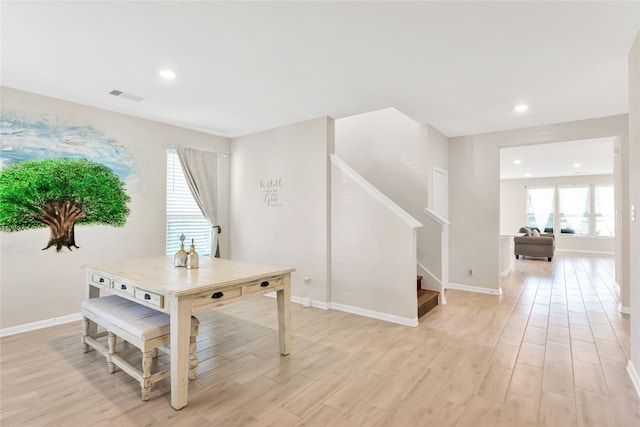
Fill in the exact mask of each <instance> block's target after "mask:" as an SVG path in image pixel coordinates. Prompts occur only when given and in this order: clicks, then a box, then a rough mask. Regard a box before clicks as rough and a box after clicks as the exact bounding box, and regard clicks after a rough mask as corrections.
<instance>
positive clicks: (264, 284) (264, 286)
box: [260, 280, 269, 288]
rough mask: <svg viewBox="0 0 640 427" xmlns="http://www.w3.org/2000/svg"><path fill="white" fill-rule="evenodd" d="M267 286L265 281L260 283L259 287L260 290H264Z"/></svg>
mask: <svg viewBox="0 0 640 427" xmlns="http://www.w3.org/2000/svg"><path fill="white" fill-rule="evenodd" d="M267 286H269V282H267V281H266V280H265V281H264V282H262V283H260V287H262V288H266V287H267Z"/></svg>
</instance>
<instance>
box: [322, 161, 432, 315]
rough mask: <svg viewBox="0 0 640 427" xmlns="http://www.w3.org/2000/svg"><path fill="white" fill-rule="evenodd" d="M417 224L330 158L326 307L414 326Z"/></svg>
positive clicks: (376, 191)
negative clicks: (328, 263)
mask: <svg viewBox="0 0 640 427" xmlns="http://www.w3.org/2000/svg"><path fill="white" fill-rule="evenodd" d="M421 226H422V225H421V224H420V223H419V222H418V221H417V220H415V219H414V218H413V217H411V216H410V215H409V214H407V213H406V212H404V211H403V210H402V209H401V208H400V207H398V206H397V205H396V204H395V203H393V202H392V201H391V200H389V199H388V198H387V197H386V196H384V195H383V194H382V193H380V192H379V191H378V190H376V189H375V188H374V187H373V186H371V184H369V183H368V182H366V181H365V180H364V179H363V178H362V177H361V176H359V175H357V173H355V172H354V171H353V170H352V169H350V168H349V167H348V166H346V165H345V164H344V163H343V162H341V161H340V160H339V159H338V158H336V157H335V156H332V165H331V270H332V272H331V273H332V274H331V278H332V279H331V283H332V287H331V301H332V302H331V307H332V308H337V309H341V310H345V311H351V312H355V313H359V314H363V315H368V316H370V317H377V318H381V319H385V320H389V321H394V322H396V323H402V324H407V325H417V299H416V274H417V273H416V229H417V228H419V227H421Z"/></svg>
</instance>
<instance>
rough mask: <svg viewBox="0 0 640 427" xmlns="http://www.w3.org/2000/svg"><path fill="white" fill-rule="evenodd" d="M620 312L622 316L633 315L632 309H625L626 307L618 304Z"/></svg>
mask: <svg viewBox="0 0 640 427" xmlns="http://www.w3.org/2000/svg"><path fill="white" fill-rule="evenodd" d="M618 311H619V312H620V313H622V314H631V307H625V306H624V305H622V304H620V303H618Z"/></svg>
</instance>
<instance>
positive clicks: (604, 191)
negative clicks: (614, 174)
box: [593, 185, 615, 237]
mask: <svg viewBox="0 0 640 427" xmlns="http://www.w3.org/2000/svg"><path fill="white" fill-rule="evenodd" d="M613 212H614V200H613V185H596V186H594V206H593V214H594V216H595V234H596V236H603V237H612V236H614V234H615V232H614V227H615V223H614V213H613Z"/></svg>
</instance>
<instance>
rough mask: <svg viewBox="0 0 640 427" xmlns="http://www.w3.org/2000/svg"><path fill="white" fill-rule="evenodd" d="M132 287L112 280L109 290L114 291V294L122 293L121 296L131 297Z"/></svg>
mask: <svg viewBox="0 0 640 427" xmlns="http://www.w3.org/2000/svg"><path fill="white" fill-rule="evenodd" d="M133 289H134V288H133V286H132V285H128V284H126V283H124V282H120V281H118V280H114V281H112V282H111V290H113V291H115V292H116V293H123V294H127V295H133Z"/></svg>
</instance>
